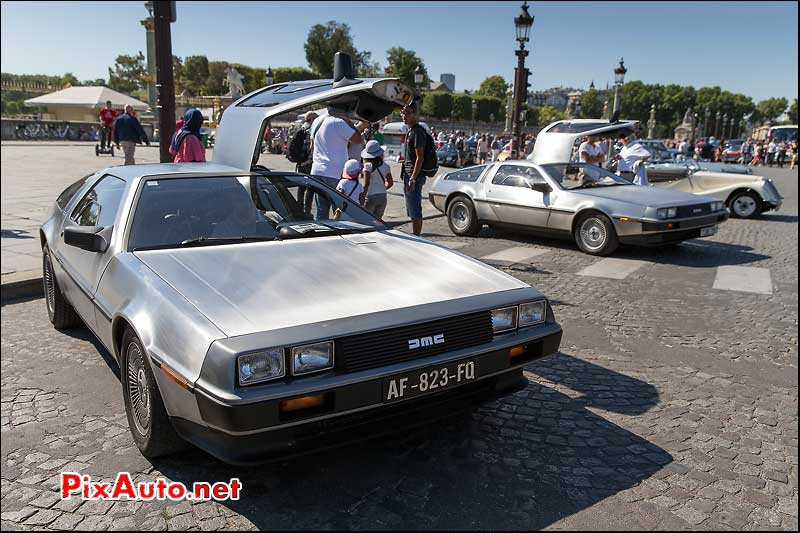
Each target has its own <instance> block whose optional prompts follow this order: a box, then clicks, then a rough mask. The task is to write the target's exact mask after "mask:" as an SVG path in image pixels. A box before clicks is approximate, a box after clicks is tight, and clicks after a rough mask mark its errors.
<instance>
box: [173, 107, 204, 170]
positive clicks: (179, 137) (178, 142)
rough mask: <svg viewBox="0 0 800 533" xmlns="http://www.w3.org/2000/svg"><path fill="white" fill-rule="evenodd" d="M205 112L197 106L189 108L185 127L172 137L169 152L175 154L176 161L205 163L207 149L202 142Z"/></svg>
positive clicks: (185, 117)
mask: <svg viewBox="0 0 800 533" xmlns="http://www.w3.org/2000/svg"><path fill="white" fill-rule="evenodd" d="M202 126H203V113H201V112H200V110H199V109H197V108H191V109H187V110H186V113H185V114H184V115H183V127H182V128H181V129H180V131H178V133H177V134H176V135H175V137H173V138H172V144H171V145H170V147H169V153H170V154H172V155H173V156H175V159H174V161H173V162H174V163H192V162H195V163H205V161H206V149H205V147H204V146H203V144H202V143H201V142H200V128H201V127H202Z"/></svg>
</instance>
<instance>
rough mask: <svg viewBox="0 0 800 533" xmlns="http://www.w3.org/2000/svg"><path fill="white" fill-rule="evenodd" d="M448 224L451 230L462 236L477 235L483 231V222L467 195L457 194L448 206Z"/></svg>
mask: <svg viewBox="0 0 800 533" xmlns="http://www.w3.org/2000/svg"><path fill="white" fill-rule="evenodd" d="M447 224H448V225H449V226H450V231H452V232H453V233H455V234H456V235H458V236H460V237H475V236H476V235H477V234H478V233H479V232H480V231H481V223H480V222H479V221H478V215H477V214H476V213H475V206H474V205H473V204H472V201H471V200H470V199H469V198H467V197H466V196H457V197H455V198H454V199H453V200H451V201H450V203H449V204H448V206H447Z"/></svg>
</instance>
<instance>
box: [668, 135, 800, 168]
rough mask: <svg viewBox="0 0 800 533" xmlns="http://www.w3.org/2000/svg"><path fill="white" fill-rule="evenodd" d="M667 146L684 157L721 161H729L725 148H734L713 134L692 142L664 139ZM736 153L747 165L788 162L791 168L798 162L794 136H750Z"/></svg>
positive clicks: (743, 163) (780, 164) (779, 164)
mask: <svg viewBox="0 0 800 533" xmlns="http://www.w3.org/2000/svg"><path fill="white" fill-rule="evenodd" d="M664 144H665V145H666V146H667V148H675V149H677V151H678V154H679V155H680V156H681V157H683V158H686V159H695V160H701V161H714V162H720V163H726V162H729V161H727V160H726V154H725V151H726V149H729V148H730V149H735V148H736V146H732V145H730V144H729V142H728V141H726V140H724V139H719V140H718V139H716V138H715V137H714V136H713V135H712V136H711V137H709V138H708V139H698V140H697V141H696V142H695V143H694V145H692V143H690V142H689V141H688V140H686V139H682V140H680V141H672V140H667V141H665V143H664ZM735 151H738V152H739V156H738V157H737V160H736V162H737V163H739V164H742V165H748V166H758V165H762V166H770V167H772V166H778V167H779V168H783V166H784V165H785V164H786V163H787V162H788V163H789V165H790V167H789V168H790V169H794V167H795V165H796V164H797V139H792V140H789V141H787V140H781V139H779V140H777V141H776V140H775V139H770V140H762V141H756V140H754V139H753V138H748V139H745V140H744V141H743V142H742V143H741V145H740V146H738V150H735Z"/></svg>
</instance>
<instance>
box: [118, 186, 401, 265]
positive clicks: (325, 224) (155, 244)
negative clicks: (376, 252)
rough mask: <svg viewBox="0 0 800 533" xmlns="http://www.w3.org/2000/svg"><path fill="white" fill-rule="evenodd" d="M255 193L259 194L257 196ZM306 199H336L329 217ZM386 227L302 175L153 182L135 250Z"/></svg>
mask: <svg viewBox="0 0 800 533" xmlns="http://www.w3.org/2000/svg"><path fill="white" fill-rule="evenodd" d="M251 191H252V193H251ZM306 194H314V195H322V196H324V197H326V198H328V199H329V201H330V203H331V206H332V208H331V212H330V214H329V215H328V217H326V218H323V219H317V218H316V216H314V214H312V213H313V211H314V209H313V205H312V206H311V211H312V213H308V212H307V211H306V210H304V208H303V201H302V198H303V197H305V195H306ZM376 229H385V226H384V225H383V223H382V222H381V221H380V220H377V219H376V218H374V217H373V216H372V215H371V214H369V213H368V212H367V211H364V210H363V209H361V207H359V205H358V204H357V203H355V202H353V201H351V200H349V199H347V198H345V197H343V196H341V195H340V194H338V193H336V192H335V191H333V190H332V189H329V188H328V187H325V186H324V185H321V184H320V183H319V182H317V181H315V180H313V179H311V178H308V177H306V176H302V175H299V174H270V175H259V176H252V177H251V176H241V177H233V176H232V177H201V178H167V179H149V180H147V181H146V182H145V183H144V185H143V186H142V190H141V192H140V194H139V200H138V202H137V204H136V212H135V213H134V216H133V224H132V226H131V233H130V238H129V245H128V246H129V249H133V250H145V249H158V248H180V247H187V246H207V245H214V244H231V243H237V242H248V241H260V240H284V239H294V238H308V237H318V236H326V235H339V234H344V233H357V232H365V231H374V230H376Z"/></svg>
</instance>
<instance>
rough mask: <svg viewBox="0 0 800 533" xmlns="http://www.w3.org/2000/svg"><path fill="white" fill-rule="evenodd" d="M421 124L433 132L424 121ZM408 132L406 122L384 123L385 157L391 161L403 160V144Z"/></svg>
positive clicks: (382, 129) (382, 130) (426, 129)
mask: <svg viewBox="0 0 800 533" xmlns="http://www.w3.org/2000/svg"><path fill="white" fill-rule="evenodd" d="M420 125H421V126H422V127H423V128H425V131H427V132H428V133H430V132H431V129H430V128H429V127H428V125H427V124H425V123H424V122H420ZM407 132H408V126H406V124H405V122H390V123H388V124H384V125H383V127H382V128H381V133H383V149H384V151H385V154H384V159H388V160H389V161H402V160H403V146H404V145H405V142H406V133H407Z"/></svg>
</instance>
